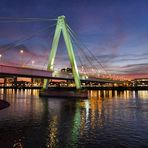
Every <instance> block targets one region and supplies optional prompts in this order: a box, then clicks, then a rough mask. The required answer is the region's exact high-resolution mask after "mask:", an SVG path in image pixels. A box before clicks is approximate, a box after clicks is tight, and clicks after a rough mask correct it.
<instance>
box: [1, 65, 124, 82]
mask: <svg viewBox="0 0 148 148" xmlns="http://www.w3.org/2000/svg"><path fill="white" fill-rule="evenodd" d="M0 76H1V77H2V76H20V77H30V78H47V79H59V80H73V77H72V74H66V75H65V74H61V75H60V77H57V76H53V72H52V71H47V70H40V69H33V68H28V67H17V66H10V65H0ZM81 82H100V83H123V82H121V81H117V80H109V79H101V78H87V79H81Z"/></svg>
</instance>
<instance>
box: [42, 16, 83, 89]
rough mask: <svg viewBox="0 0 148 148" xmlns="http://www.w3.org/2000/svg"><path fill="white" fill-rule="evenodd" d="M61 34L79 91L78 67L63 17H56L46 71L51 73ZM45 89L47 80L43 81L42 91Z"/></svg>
mask: <svg viewBox="0 0 148 148" xmlns="http://www.w3.org/2000/svg"><path fill="white" fill-rule="evenodd" d="M61 33H62V34H63V37H64V42H65V44H66V49H67V52H68V57H69V60H70V64H71V67H72V73H73V77H74V81H75V84H76V88H77V89H81V82H80V75H79V72H78V67H77V63H76V59H75V55H74V51H73V46H72V42H71V38H70V34H69V31H68V27H67V24H66V21H65V16H59V17H58V20H57V24H56V29H55V33H54V37H53V41H52V46H51V51H50V55H49V59H48V66H47V70H48V71H53V66H54V61H55V56H56V52H57V48H58V43H59V39H60V35H61ZM47 88H48V79H45V80H44V85H43V89H47Z"/></svg>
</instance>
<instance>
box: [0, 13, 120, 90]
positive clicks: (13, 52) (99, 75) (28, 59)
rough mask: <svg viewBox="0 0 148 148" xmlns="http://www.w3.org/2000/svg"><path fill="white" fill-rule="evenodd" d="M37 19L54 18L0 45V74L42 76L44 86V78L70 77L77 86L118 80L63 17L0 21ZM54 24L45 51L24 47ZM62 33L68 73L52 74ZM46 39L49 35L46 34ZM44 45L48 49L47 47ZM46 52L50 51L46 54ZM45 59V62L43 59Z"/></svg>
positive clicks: (35, 19) (21, 19)
mask: <svg viewBox="0 0 148 148" xmlns="http://www.w3.org/2000/svg"><path fill="white" fill-rule="evenodd" d="M38 21H44V22H48V21H57V22H56V23H55V24H52V25H48V26H47V27H45V28H42V29H40V30H38V31H36V32H35V33H34V34H31V35H28V36H26V37H24V38H21V39H18V40H15V41H13V42H11V43H7V44H4V45H1V47H0V62H1V63H0V75H1V76H19V77H31V78H33V77H36V78H45V80H44V86H43V87H44V88H47V87H48V79H62V80H63V79H65V80H74V82H75V85H76V87H77V89H79V88H81V82H82V81H92V82H100V83H102V82H103V83H122V82H121V81H120V80H117V78H115V77H114V76H113V75H112V74H110V73H109V72H108V71H107V70H106V69H105V67H104V66H103V65H102V63H101V62H100V61H99V59H98V58H97V57H96V56H95V53H93V51H92V50H90V49H88V48H87V47H86V46H85V45H84V44H83V43H82V42H81V41H80V40H79V38H78V35H77V34H76V33H75V32H74V31H73V30H72V29H71V28H70V26H69V25H68V24H67V22H66V20H65V16H60V17H58V19H46V18H0V23H12V22H15V23H26V22H38ZM54 26H56V28H55V31H54V35H53V39H52V38H51V37H50V38H51V39H50V41H51V43H50V42H49V46H50V47H51V50H50V51H48V50H47V51H46V52H45V53H36V52H37V51H36V52H35V53H34V52H32V51H31V50H29V49H28V48H27V47H26V46H25V43H26V42H29V43H30V42H31V40H32V38H34V37H36V36H37V35H39V34H41V33H43V32H45V31H49V29H51V28H53V27H54ZM61 34H63V42H64V43H65V45H66V49H67V53H68V57H69V61H70V66H71V73H63V72H58V75H55V71H54V67H55V57H56V53H57V48H58V44H59V40H60V36H61ZM48 39H49V37H48ZM50 47H48V48H50ZM48 52H50V54H49V53H48ZM47 61H48V62H47ZM60 62H61V65H62V61H60Z"/></svg>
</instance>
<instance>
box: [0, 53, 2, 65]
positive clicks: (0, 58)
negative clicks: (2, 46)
mask: <svg viewBox="0 0 148 148" xmlns="http://www.w3.org/2000/svg"><path fill="white" fill-rule="evenodd" d="M0 63H1V64H2V54H0Z"/></svg>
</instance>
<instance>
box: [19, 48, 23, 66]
mask: <svg viewBox="0 0 148 148" xmlns="http://www.w3.org/2000/svg"><path fill="white" fill-rule="evenodd" d="M23 53H24V50H22V49H21V50H20V54H21V65H22V66H23Z"/></svg>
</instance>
